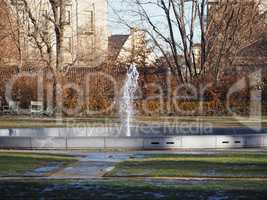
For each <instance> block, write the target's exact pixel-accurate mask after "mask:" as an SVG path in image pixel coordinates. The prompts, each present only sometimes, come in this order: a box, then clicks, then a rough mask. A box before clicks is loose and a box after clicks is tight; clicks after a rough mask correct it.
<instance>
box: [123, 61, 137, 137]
mask: <svg viewBox="0 0 267 200" xmlns="http://www.w3.org/2000/svg"><path fill="white" fill-rule="evenodd" d="M138 79H139V72H138V71H137V68H136V65H131V66H130V68H129V70H128V73H127V78H126V81H125V84H124V87H123V95H122V98H121V102H120V116H121V121H122V131H125V130H126V136H127V137H130V136H131V121H132V117H133V114H134V109H133V100H134V97H135V92H136V90H137V88H138Z"/></svg>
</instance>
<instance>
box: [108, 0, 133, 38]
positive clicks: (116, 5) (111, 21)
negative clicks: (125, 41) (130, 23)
mask: <svg viewBox="0 0 267 200" xmlns="http://www.w3.org/2000/svg"><path fill="white" fill-rule="evenodd" d="M124 8H125V5H123V3H122V0H108V25H109V31H110V32H111V33H112V34H127V33H128V32H129V29H128V28H127V27H126V26H124V25H123V24H122V23H118V17H117V14H116V13H117V12H119V11H120V10H122V9H124Z"/></svg>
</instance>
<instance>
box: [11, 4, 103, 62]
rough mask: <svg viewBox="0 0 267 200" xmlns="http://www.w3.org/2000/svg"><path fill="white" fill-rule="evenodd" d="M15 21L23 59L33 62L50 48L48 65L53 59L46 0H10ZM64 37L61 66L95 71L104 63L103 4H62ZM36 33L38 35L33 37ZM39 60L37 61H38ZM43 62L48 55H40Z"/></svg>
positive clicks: (52, 35) (53, 39)
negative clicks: (90, 68) (17, 21)
mask: <svg viewBox="0 0 267 200" xmlns="http://www.w3.org/2000/svg"><path fill="white" fill-rule="evenodd" d="M10 2H11V8H12V9H13V13H14V15H15V16H16V17H17V18H19V21H20V22H19V23H20V24H19V30H20V34H19V38H20V45H21V46H22V49H23V58H24V59H25V60H27V61H31V62H34V61H35V60H36V59H37V58H39V57H40V55H38V54H40V50H42V53H43V54H46V53H47V46H50V47H51V55H50V56H51V57H52V62H53V63H55V58H56V53H57V51H56V34H55V32H56V30H55V26H54V24H53V23H54V22H53V20H54V13H53V10H52V6H51V3H50V2H49V0H38V1H36V0H10ZM63 2H64V6H65V9H64V14H63V15H62V16H64V18H65V19H64V34H63V38H62V49H61V52H62V54H61V55H62V65H63V67H64V66H67V65H71V66H74V67H96V66H99V65H101V63H103V62H104V61H105V59H106V57H107V56H106V55H107V49H108V25H107V15H108V9H107V0H63ZM36 32H38V33H36ZM38 56H39V57H38ZM42 56H43V57H44V58H46V57H48V55H45V56H44V55H42Z"/></svg>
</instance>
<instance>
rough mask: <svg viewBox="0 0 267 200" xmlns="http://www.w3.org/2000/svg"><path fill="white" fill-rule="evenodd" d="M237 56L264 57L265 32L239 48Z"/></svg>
mask: <svg viewBox="0 0 267 200" xmlns="http://www.w3.org/2000/svg"><path fill="white" fill-rule="evenodd" d="M239 56H243V57H259V56H260V57H261V56H262V57H266V56H267V34H264V35H263V36H261V37H260V38H259V39H258V40H256V41H255V42H253V43H251V44H250V45H248V46H246V47H244V48H243V49H241V50H240V52H239Z"/></svg>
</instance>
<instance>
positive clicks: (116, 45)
mask: <svg viewBox="0 0 267 200" xmlns="http://www.w3.org/2000/svg"><path fill="white" fill-rule="evenodd" d="M129 36H130V35H111V36H110V37H109V38H108V55H109V59H112V60H115V59H116V58H117V57H118V55H119V53H120V51H121V49H122V47H123V45H124V44H125V42H126V41H127V40H128V38H129Z"/></svg>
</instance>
